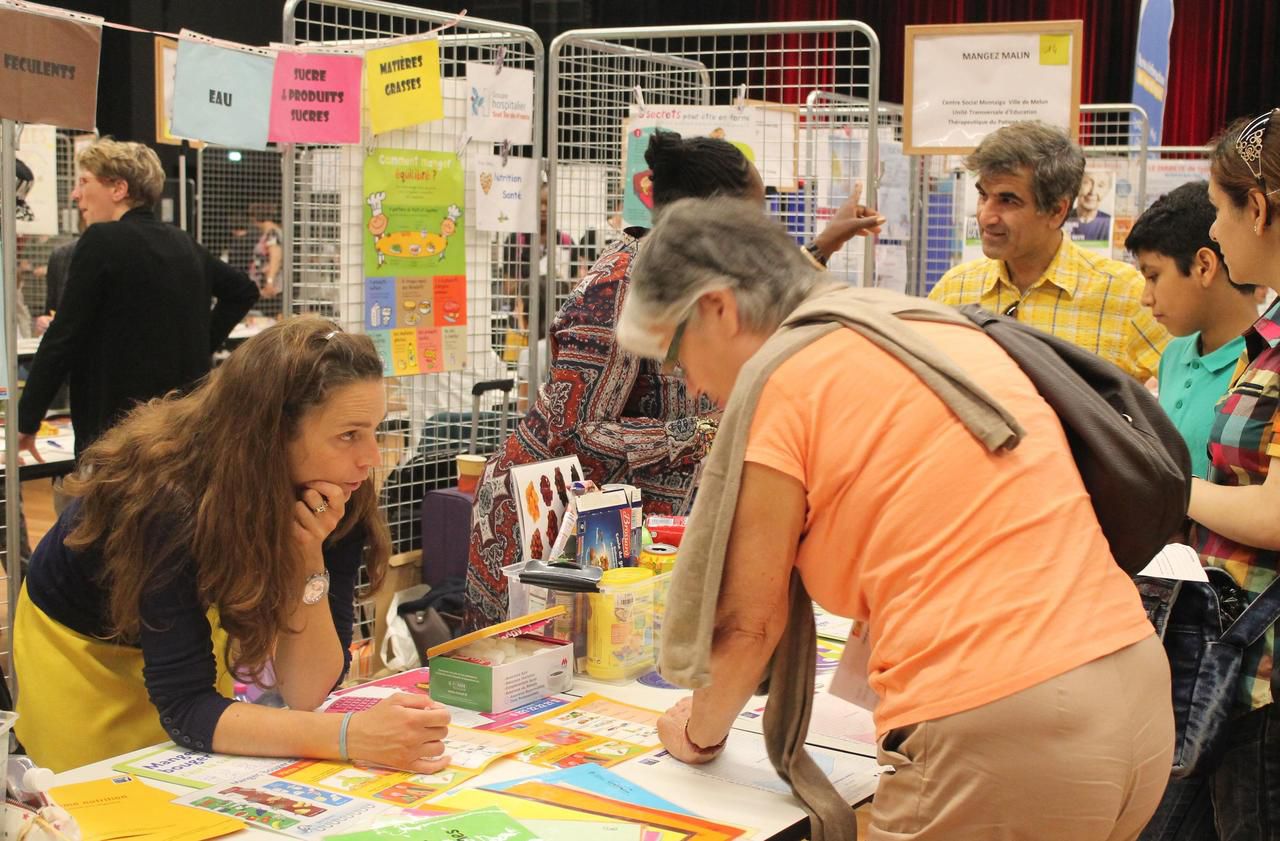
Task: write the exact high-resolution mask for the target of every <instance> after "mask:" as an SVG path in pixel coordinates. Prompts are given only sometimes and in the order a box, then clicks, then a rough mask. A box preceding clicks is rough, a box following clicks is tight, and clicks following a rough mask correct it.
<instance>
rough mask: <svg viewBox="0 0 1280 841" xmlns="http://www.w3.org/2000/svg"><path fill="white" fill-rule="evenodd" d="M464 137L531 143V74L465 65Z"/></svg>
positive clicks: (523, 71)
mask: <svg viewBox="0 0 1280 841" xmlns="http://www.w3.org/2000/svg"><path fill="white" fill-rule="evenodd" d="M467 87H469V88H470V91H469V92H468V99H467V134H469V135H471V138H472V139H473V140H495V141H501V140H508V141H510V142H511V143H512V144H515V145H522V144H529V143H532V142H533V71H531V70H520V69H517V68H515V67H504V68H502V70H501V71H499V70H498V69H497V68H496V67H494V65H492V64H476V63H472V62H467Z"/></svg>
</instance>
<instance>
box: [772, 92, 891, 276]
mask: <svg viewBox="0 0 1280 841" xmlns="http://www.w3.org/2000/svg"><path fill="white" fill-rule="evenodd" d="M876 110H877V112H878V113H877V117H876V131H874V132H872V131H870V130H869V126H870V122H871V106H870V104H869V103H868V102H867V100H865V99H860V98H858V97H851V96H847V95H844V94H839V93H833V92H831V91H825V90H813V91H810V93H809V95H808V96H807V97H806V98H805V110H804V122H803V123H801V132H802V138H803V140H802V143H803V147H802V148H803V150H804V151H803V154H804V155H805V161H806V165H805V167H804V168H803V169H804V178H805V185H804V188H805V193H806V195H807V196H808V197H809V201H810V202H811V203H812V206H814V207H816V206H817V202H818V193H819V185H820V178H819V170H820V168H821V166H822V165H823V163H824V161H825V157H824V156H823V154H822V150H821V144H822V142H823V140H826V139H828V137H829V136H830V134H832V133H836V132H843V133H845V134H846V135H852V136H861V137H863V138H865V145H864V147H863V148H864V150H865V154H864V155H863V156H862V157H860V158H855V161H856V162H857V163H858V164H859V169H860V170H861V172H862V174H863V177H862V178H860V179H858V178H856V176H855V177H854V178H853V180H859V181H861V182H862V184H863V185H864V187H863V194H862V201H863V203H864V204H866V205H867V206H868V207H878V206H879V198H880V187H881V185H882V182H883V180H884V176H885V168H884V155H883V154H882V150H881V144H882V143H884V142H885V141H886V140H889V141H892V142H894V143H899V144H900V143H901V142H902V106H901V105H900V104H898V103H894V102H881V103H879V105H878V107H877V109H876ZM821 217H822V214H821V213H808V214H805V215H804V216H803V220H804V226H803V227H802V228H800V229H798V230H797V229H793V230H792V233H793V234H794V235H795V236H796V237H797V238H800V239H805V240H807V239H811V238H813V237H814V236H816V235H817V233H818V223H819V221H820V220H821ZM906 242H907V240H906V239H890V238H888V237H886V236H884V235H883V234H882V235H881V236H878V237H863V238H860V239H858V240H856V241H855V242H853V243H850V244H849V245H848V246H847V247H846V248H845V249H844V252H843V253H842V254H840V255H832V259H831V261H830V262H829V264H828V266H827V269H828V271H829V272H831V274H832V275H834V276H836V277H839V278H841V279H843V280H844V281H845V282H846V283H849V284H850V285H852V286H880V285H881V283H880V277H879V276H878V275H877V272H876V251H877V248H878V247H879V246H881V245H884V246H905V245H906ZM858 243H861V247H859V245H858Z"/></svg>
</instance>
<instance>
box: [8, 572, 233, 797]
mask: <svg viewBox="0 0 1280 841" xmlns="http://www.w3.org/2000/svg"><path fill="white" fill-rule="evenodd" d="M209 623H210V626H211V627H212V628H213V636H212V639H213V651H214V657H215V658H216V660H217V683H216V684H215V686H216V688H217V690H218V692H219V693H220V694H222V695H224V696H226V697H228V698H230V697H232V692H233V688H234V683H233V681H232V678H231V675H230V673H228V672H227V668H226V664H225V663H224V662H223V656H222V653H223V648H224V644H225V642H226V637H227V635H226V632H225V631H223V630H222V627H221V625H220V624H219V623H218V618H217V613H216V611H215V610H213V609H210V611H209ZM13 667H14V670H15V673H16V674H17V677H18V701H17V712H18V721H17V723H16V724H15V726H14V729H15V730H16V731H17V734H18V739H19V741H21V742H22V745H23V747H25V748H26V749H27V753H28V754H29V755H30V756H31V758H32V759H33V760H35V762H36V763H37V764H39V765H43V766H44V767H46V768H51V769H53V770H54V771H55V772H60V771H66V770H68V769H71V768H76V767H79V766H81V765H87V764H89V763H91V762H97V761H99V760H102V759H107V758H109V757H112V756H117V755H119V754H122V753H127V752H129V751H133V750H137V749H139V748H145V747H147V746H148V745H154V744H158V743H160V742H165V741H168V739H169V735H168V734H167V733H166V732H165V730H164V728H163V727H162V726H161V725H160V713H159V712H157V710H156V708H155V706H154V705H153V704H152V703H151V699H150V698H149V697H148V696H147V689H146V686H145V685H144V684H143V682H142V650H141V649H138V648H134V647H132V646H127V645H116V644H115V643H111V642H106V641H104V640H99V639H94V638H93V637H86V636H84V635H83V634H78V633H76V632H75V631H73V630H71V629H70V628H68V627H66V626H65V625H62V624H61V623H59V622H56V621H54V620H53V619H52V618H50V617H49V616H48V615H46V614H45V612H44V611H42V610H41V609H40V608H38V607H36V605H35V604H34V603H33V602H32V601H31V599H30V597H29V596H28V595H27V585H26V584H25V583H24V584H23V585H22V592H21V593H20V594H19V596H18V609H17V612H16V615H15V617H14V627H13Z"/></svg>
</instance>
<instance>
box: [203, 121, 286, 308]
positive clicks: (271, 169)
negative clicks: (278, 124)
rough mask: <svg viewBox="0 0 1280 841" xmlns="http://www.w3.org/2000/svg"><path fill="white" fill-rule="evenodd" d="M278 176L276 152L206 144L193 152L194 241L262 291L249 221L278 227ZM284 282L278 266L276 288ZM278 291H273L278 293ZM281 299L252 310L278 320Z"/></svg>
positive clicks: (255, 239) (255, 230)
mask: <svg viewBox="0 0 1280 841" xmlns="http://www.w3.org/2000/svg"><path fill="white" fill-rule="evenodd" d="M282 173H283V167H282V161H281V155H280V150H279V149H278V148H277V147H275V146H274V145H273V146H268V147H267V149H265V150H259V149H232V148H228V147H225V146H215V145H209V144H205V145H202V146H201V147H200V148H199V149H197V150H196V195H195V220H194V221H195V226H194V227H195V238H196V241H197V242H199V243H200V244H201V245H203V246H204V247H205V248H207V249H208V250H209V251H210V253H212V254H213V255H214V256H215V257H218V258H220V259H221V260H222V261H223V262H224V263H227V264H229V265H231V266H233V267H234V268H236V269H239V270H240V271H242V272H244V273H245V274H247V275H249V278H250V279H251V280H253V281H254V282H255V283H257V284H258V286H259V288H260V289H261V288H262V286H263V279H262V272H261V271H260V270H259V271H255V270H254V264H255V257H254V248H255V247H256V245H257V243H258V239H259V237H260V236H261V234H262V232H261V231H260V230H259V229H258V228H257V226H256V225H255V220H254V219H253V216H254V215H255V214H256V215H263V216H268V217H270V221H272V222H275V223H276V224H277V225H279V224H280V221H281V219H282V218H283V217H282V216H281V215H280V204H281V198H282V186H281V178H282ZM283 281H284V272H283V264H282V266H281V271H280V276H279V280H278V283H280V284H282V283H283ZM277 288H278V287H277ZM283 302H284V296H283V294H280V295H277V296H275V297H272V298H262V299H259V301H258V304H257V305H255V308H256V310H257V311H258V312H259V313H261V314H263V315H265V316H268V317H276V316H278V315H279V314H280V313H281V311H282V308H283Z"/></svg>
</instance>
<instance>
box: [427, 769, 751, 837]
mask: <svg viewBox="0 0 1280 841" xmlns="http://www.w3.org/2000/svg"><path fill="white" fill-rule="evenodd" d="M433 805H438V806H442V807H445V808H451V809H457V810H459V811H473V810H476V809H492V808H497V809H501V810H502V811H503V812H505V813H506V814H507V815H509V816H511V817H513V818H515V819H517V820H519V821H520V822H521V823H522V824H524V825H525V826H526V827H528V828H529V829H531V830H534V831H535V832H536V833H537V834H538V836H539V837H540V838H542V839H543V841H560V839H562V838H563V839H565V841H594V840H595V839H605V840H606V841H638V839H644V841H728V839H732V838H737V837H739V836H741V835H744V834H746V830H745V829H742V828H740V827H735V826H728V825H725V824H719V823H715V822H713V821H708V820H706V819H704V818H700V817H698V816H697V815H692V814H690V813H689V812H688V811H687V810H685V809H682V808H681V807H679V806H677V805H675V804H674V803H671V802H670V801H668V800H664V799H663V798H661V797H659V796H657V795H655V794H653V793H652V792H650V791H648V790H646V789H645V788H643V787H641V786H639V785H636V784H635V783H633V782H631V781H630V780H628V779H626V778H624V777H622V776H619V775H618V774H616V773H614V772H612V771H610V770H608V769H606V768H601V767H599V766H596V765H579V766H575V767H573V768H568V769H565V770H562V771H553V772H551V773H547V774H541V775H538V776H536V777H529V778H526V779H523V780H512V781H510V782H505V783H495V784H493V785H490V786H488V787H486V788H483V789H466V790H462V791H455V792H452V793H450V794H448V795H446V796H444V797H441V798H439V799H438V800H437V801H436V802H435V803H434V804H433ZM637 833H638V834H637Z"/></svg>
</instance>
